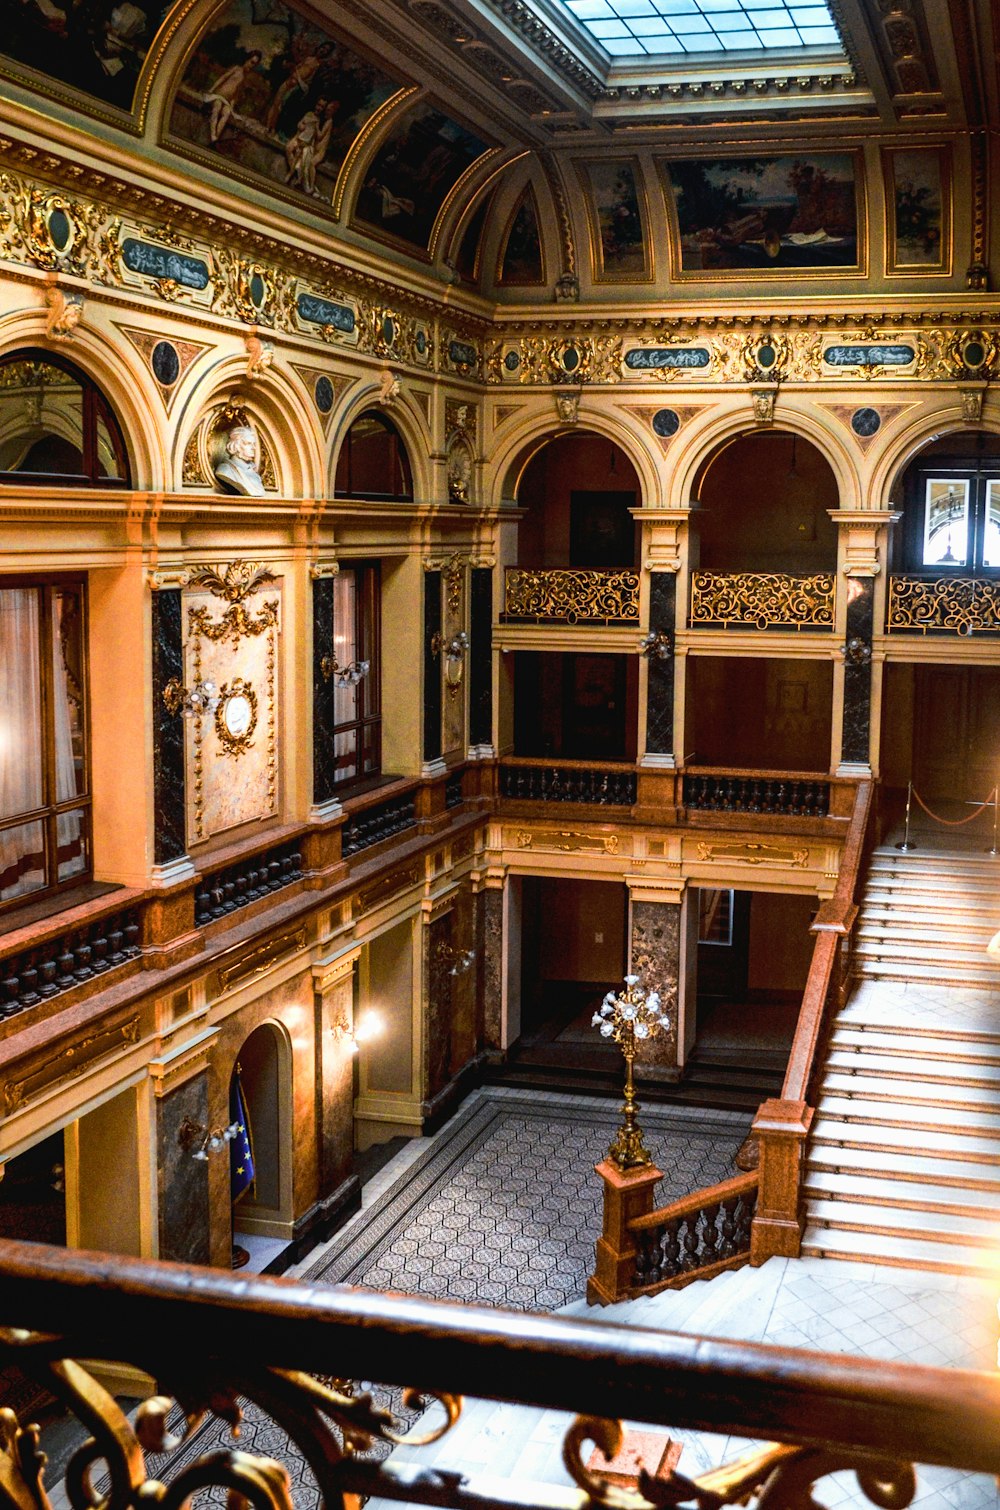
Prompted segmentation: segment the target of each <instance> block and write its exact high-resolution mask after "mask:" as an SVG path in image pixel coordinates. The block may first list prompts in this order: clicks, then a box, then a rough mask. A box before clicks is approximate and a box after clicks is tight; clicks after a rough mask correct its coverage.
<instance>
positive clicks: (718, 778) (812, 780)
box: [681, 770, 830, 818]
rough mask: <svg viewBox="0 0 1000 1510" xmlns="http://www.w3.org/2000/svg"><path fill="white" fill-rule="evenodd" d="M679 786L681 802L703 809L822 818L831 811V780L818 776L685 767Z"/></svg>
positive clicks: (692, 807)
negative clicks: (700, 769) (744, 773)
mask: <svg viewBox="0 0 1000 1510" xmlns="http://www.w3.org/2000/svg"><path fill="white" fill-rule="evenodd" d="M681 790H682V793H683V798H682V800H683V803H684V806H685V807H686V808H691V809H694V810H696V811H698V812H704V813H767V814H773V815H775V816H779V817H782V818H825V817H826V816H827V814H828V813H829V811H830V783H829V781H826V780H824V779H823V777H821V776H798V775H795V774H793V773H791V772H789V773H783V772H779V771H758V772H755V773H753V774H752V775H751V774H747V775H741V774H740V773H739V772H735V771H710V770H702V771H699V770H691V771H685V773H684V779H683V782H682V786H681Z"/></svg>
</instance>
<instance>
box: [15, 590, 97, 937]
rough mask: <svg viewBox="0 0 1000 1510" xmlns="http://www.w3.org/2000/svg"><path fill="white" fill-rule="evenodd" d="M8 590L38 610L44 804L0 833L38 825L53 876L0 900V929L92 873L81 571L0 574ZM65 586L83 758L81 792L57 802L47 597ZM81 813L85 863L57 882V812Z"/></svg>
mask: <svg viewBox="0 0 1000 1510" xmlns="http://www.w3.org/2000/svg"><path fill="white" fill-rule="evenodd" d="M8 588H30V589H33V590H35V591H36V592H38V594H39V596H38V599H37V603H38V611H39V613H40V616H41V619H40V625H39V642H38V649H39V667H40V668H41V669H40V679H41V687H40V703H41V714H42V730H41V736H42V737H41V751H42V761H43V767H42V794H43V797H44V799H45V800H44V801H43V803H42V806H41V807H38V808H33V809H31V810H30V811H29V812H23V813H12V814H11V815H9V816H8V817H3V816H2V815H0V832H2V831H4V830H6V829H10V828H21V827H23V826H24V825H25V824H28V823H41V824H42V829H43V835H44V846H45V848H44V856H45V874H46V877H47V878H48V877H52V876H54V877H55V879H54V880H47V883H46V884H45V885H44V886H39V887H37V888H36V889H35V890H33V891H25V892H21V893H20V894H19V895H18V896H14V897H8V898H7V899H6V900H0V929H2V920H3V918H4V917H5V916H7V915H8V914H9V913H11V912H13V911H16V910H17V909H19V908H24V907H31V906H34V905H35V903H36V902H39V901H43V900H45V899H47V898H49V897H53V896H57V895H58V894H59V893H61V892H67V891H73V890H75V889H76V888H78V887H80V886H85V885H87V884H88V883H89V882H90V881H92V880H93V875H94V830H93V801H94V794H93V788H92V772H93V760H92V751H91V718H90V645H89V603H88V597H87V576H86V574H85V573H75V572H74V573H69V572H57V573H51V574H48V575H46V576H44V577H40V576H31V575H25V574H22V573H18V574H14V573H11V574H9V575H8V574H4V575H2V576H0V591H4V590H6V589H8ZM65 588H76V589H77V590H78V592H79V595H80V649H81V654H80V667H81V672H82V682H83V685H82V686H81V689H80V696H81V704H82V710H83V713H82V716H83V741H82V743H83V760H84V783H83V791H82V792H80V793H78V794H77V795H75V796H73V797H67V798H64V799H63V801H61V802H59V801H56V800H54V794H55V791H56V746H55V700H54V698H53V689H52V664H53V659H52V657H53V650H54V645H53V636H52V594H53V592H55V591H58V590H60V589H65ZM77 812H79V813H81V815H82V817H81V823H82V837H83V841H84V853H85V855H86V864H85V866H84V868H83V869H82V870H80V871H77V872H75V873H74V874H73V875H72V876H67V877H66V879H65V880H63V881H60V880H59V834H58V823H59V817H60V815H61V814H63V813H77Z"/></svg>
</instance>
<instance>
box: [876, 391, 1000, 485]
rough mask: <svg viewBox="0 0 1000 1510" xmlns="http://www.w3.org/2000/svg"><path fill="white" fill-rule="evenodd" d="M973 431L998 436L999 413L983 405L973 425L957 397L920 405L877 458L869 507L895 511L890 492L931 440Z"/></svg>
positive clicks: (945, 397)
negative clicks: (978, 418)
mask: <svg viewBox="0 0 1000 1510" xmlns="http://www.w3.org/2000/svg"><path fill="white" fill-rule="evenodd" d="M973 429H975V430H985V431H987V432H988V433H989V434H991V435H996V436H998V437H1000V411H998V410H997V409H994V408H993V406H992V405H991V406H990V407H989V408H987V405H986V404H984V405H983V415H982V419H981V420H980V421H979V423H978V424H975V423H973V422H971V421H970V420H968V419H966V417H965V415H964V414H963V412H962V404H961V399H960V395H951V394H943V395H941V402H940V403H939V404H937V405H935V406H934V407H928V408H924V407H923V406H922V407H921V409H920V410H919V411H918V412H917V413H916V414H915V415H913V417H912V418H911V419H910V420H909V421H908V423H905V424H904V425H903V426H902V428H901V429H900V430H899V431H898V432H897V433H896V435H895V436H894V437H893V439H892V440H891V441H890V442H889V443H888V444H887V446H886V448H885V450H884V451H883V452H882V455H881V456H880V457H879V459H878V462H877V464H876V466H875V467H874V469H873V471H872V476H871V483H870V486H869V496H870V497H871V499H872V500H873V502H872V504H871V507H873V508H876V509H882V510H887V511H888V510H892V509H894V508H895V507H896V503H895V502H894V500H893V493H894V491H895V490H896V489H897V488H898V486H899V484H900V482H901V480H902V477H903V473H904V472H905V471H906V469H907V467H908V466H909V465H910V464H911V462H913V461H915V460H916V459H917V457H918V456H919V455H920V453H921V452H922V451H924V450H926V448H927V447H928V446H929V445H932V444H933V442H934V441H938V440H945V439H946V438H947V437H948V436H949V435H958V434H960V433H962V432H963V431H969V430H973ZM875 500H877V501H875Z"/></svg>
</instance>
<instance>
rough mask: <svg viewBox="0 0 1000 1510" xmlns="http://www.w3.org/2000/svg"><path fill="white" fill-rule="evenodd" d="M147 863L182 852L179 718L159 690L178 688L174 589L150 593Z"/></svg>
mask: <svg viewBox="0 0 1000 1510" xmlns="http://www.w3.org/2000/svg"><path fill="white" fill-rule="evenodd" d="M152 629H153V813H154V819H153V822H154V839H153V859H154V861H155V863H156V864H157V865H158V866H159V865H169V864H170V863H171V861H174V860H179V859H181V857H182V856H183V855H184V854H185V852H186V843H185V836H184V719H183V716H182V715H181V714H180V713H171V712H169V711H168V709H167V707H166V705H165V704H164V701H163V689H164V687H166V685H167V683H168V682H169V681H171V680H172V679H176V681H177V682H178V683H180V685H181V686H183V684H184V652H183V638H184V635H183V626H182V619H181V594H180V589H179V588H161V589H160V590H159V591H158V592H154V593H153V622H152Z"/></svg>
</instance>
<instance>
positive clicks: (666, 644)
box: [639, 629, 674, 661]
mask: <svg viewBox="0 0 1000 1510" xmlns="http://www.w3.org/2000/svg"><path fill="white" fill-rule="evenodd" d="M639 651H640V653H641V654H642V655H644V656H647V657H648V659H649V660H651V661H669V659H670V657H671V656H672V655H673V653H674V637H673V635H672V634H670V633H668V631H667V630H666V629H651V630H650V631H649V633H648V634H644V635H643V637H642V639H641V640H640V641H639Z"/></svg>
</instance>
